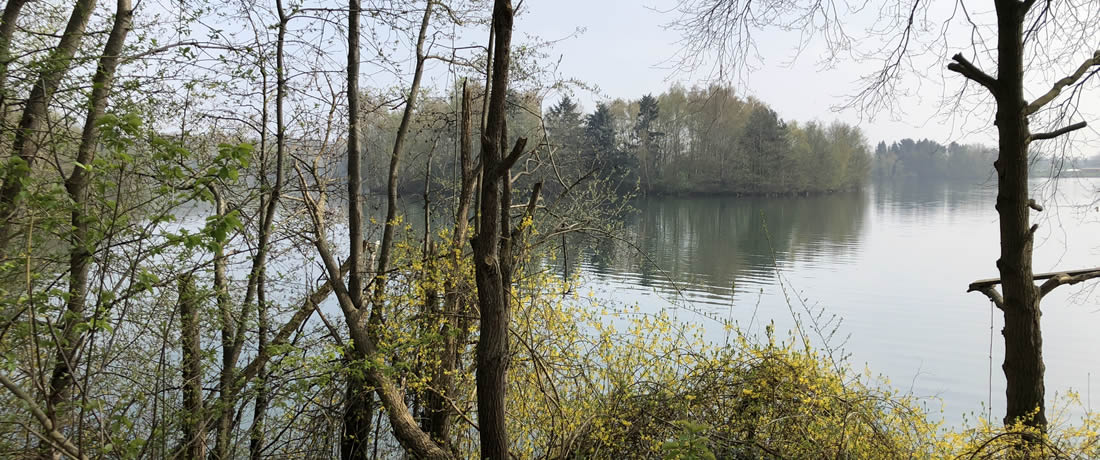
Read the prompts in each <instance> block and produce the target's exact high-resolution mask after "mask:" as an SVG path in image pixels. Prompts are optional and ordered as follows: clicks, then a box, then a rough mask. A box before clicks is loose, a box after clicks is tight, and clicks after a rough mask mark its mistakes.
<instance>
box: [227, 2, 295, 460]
mask: <svg viewBox="0 0 1100 460" xmlns="http://www.w3.org/2000/svg"><path fill="white" fill-rule="evenodd" d="M275 11H276V13H278V15H279V28H278V33H277V36H276V40H275V184H274V186H272V187H271V189H270V191H269V192H268V196H267V199H266V200H264V201H263V202H262V206H261V212H262V213H263V214H262V215H261V218H260V234H259V240H260V241H259V245H258V246H257V248H256V258H255V260H254V261H253V263H252V273H251V274H250V276H249V284H250V285H254V286H255V288H254V289H255V291H256V301H257V302H256V313H257V315H256V316H257V320H258V324H257V329H258V332H259V333H258V342H259V343H258V346H259V350H258V351H259V353H260V354H267V347H268V345H269V344H268V327H269V324H268V322H269V321H268V314H267V295H266V287H267V271H266V266H267V253H268V250H269V246H270V241H271V231H272V226H273V223H274V221H275V211H276V210H277V209H278V206H279V198H280V196H281V195H282V190H283V180H284V179H283V174H284V169H285V162H286V122H285V120H284V118H285V114H284V109H283V103H284V101H285V99H286V86H287V82H286V69H285V62H284V61H285V54H286V52H285V46H286V29H287V23H288V22H289V21H290V18H289V17H288V16H287V14H286V10H285V9H284V8H283V2H282V0H275ZM265 87H266V85H265ZM265 94H266V91H265ZM265 99H266V96H265ZM266 118H267V104H264V119H265V120H266ZM261 129H263V130H264V131H265V133H266V129H267V123H266V122H265V123H263V125H262V127H261ZM265 137H266V136H265ZM260 177H261V182H262V183H263V184H264V185H265V186H266V185H267V171H261V172H260ZM265 188H266V187H265ZM246 291H247V289H246ZM246 297H248V295H247V292H246ZM249 300H250V299H246V300H245V305H246V306H247V305H248V303H249ZM235 351H236V352H237V353H239V351H237V350H235ZM256 386H257V388H256V404H255V406H254V408H253V411H252V429H251V430H250V431H251V436H250V441H249V458H251V459H252V460H258V459H259V458H261V453H262V450H263V445H264V421H265V419H266V415H267V405H268V399H269V395H268V389H267V375H266V369H265V366H263V365H261V366H260V369H259V373H258V379H257V383H256Z"/></svg>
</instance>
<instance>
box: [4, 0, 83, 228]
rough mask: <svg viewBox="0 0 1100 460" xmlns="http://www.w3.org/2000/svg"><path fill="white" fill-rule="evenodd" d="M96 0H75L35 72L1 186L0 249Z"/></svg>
mask: <svg viewBox="0 0 1100 460" xmlns="http://www.w3.org/2000/svg"><path fill="white" fill-rule="evenodd" d="M95 5H96V0H77V1H76V4H75V5H74V6H73V12H72V14H71V15H70V16H69V21H68V23H67V24H66V25H65V32H64V33H63V34H62V35H61V40H60V41H59V42H58V43H57V47H55V48H54V49H53V50H52V51H50V55H49V56H47V57H46V60H45V62H44V65H43V67H42V71H41V72H39V73H38V76H37V79H36V80H35V83H34V86H32V87H31V92H30V95H29V96H28V97H27V101H26V104H25V106H24V107H23V114H22V116H21V117H20V118H19V127H18V128H17V129H16V131H15V138H14V140H13V141H12V149H11V151H12V157H13V158H12V159H11V160H9V161H21V162H22V164H21V165H20V167H12V168H8V170H7V173H6V174H5V175H4V179H3V184H2V185H0V250H3V249H4V248H7V246H8V240H9V238H10V237H11V232H12V226H13V225H14V224H13V223H12V218H13V217H14V216H15V212H16V210H17V207H18V204H19V203H18V201H19V195H20V194H21V193H22V192H23V179H25V178H27V177H28V176H29V174H30V171H31V168H32V167H33V166H34V162H35V160H36V158H37V156H38V140H37V137H38V136H39V135H40V133H39V131H41V130H42V126H43V123H44V121H45V118H46V115H47V112H48V111H49V108H48V106H49V104H50V101H51V100H52V99H53V94H54V92H55V91H57V86H58V85H60V84H61V80H62V79H63V78H64V77H65V75H66V74H67V73H68V71H69V69H70V68H71V67H72V60H73V56H74V55H75V54H76V52H77V49H79V48H80V42H81V41H82V40H83V38H84V29H85V28H86V27H87V25H88V19H89V18H91V16H92V10H94V9H95Z"/></svg>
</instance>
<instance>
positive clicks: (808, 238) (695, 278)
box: [569, 193, 867, 295]
mask: <svg viewBox="0 0 1100 460" xmlns="http://www.w3.org/2000/svg"><path fill="white" fill-rule="evenodd" d="M866 201H867V195H866V194H864V193H844V194H837V195H829V196H816V197H804V198H763V197H751V198H747V197H741V198H735V197H692V198H656V199H648V200H640V201H638V202H637V203H636V206H637V207H638V209H639V212H638V213H637V214H636V215H635V216H634V217H632V218H631V219H630V220H628V221H627V222H625V225H624V228H625V231H624V232H623V240H625V241H621V240H618V241H617V240H613V239H612V240H602V241H597V242H594V244H591V245H587V246H583V249H582V248H581V246H582V245H577V246H578V247H577V248H573V249H571V250H570V252H572V254H569V258H570V262H571V263H572V262H574V261H581V262H584V263H586V265H587V268H588V270H590V271H591V272H593V273H594V274H596V275H597V276H600V275H624V276H626V277H629V278H632V279H633V281H632V283H637V284H641V285H644V286H653V287H658V288H664V287H668V281H669V278H671V280H672V281H675V282H676V283H677V284H680V285H685V286H688V285H690V286H692V289H695V290H701V291H705V292H709V293H713V294H721V295H728V294H729V289H730V286H731V285H741V284H742V282H743V281H764V282H768V280H770V279H771V278H772V277H773V276H774V268H773V259H772V253H773V251H774V254H775V258H776V259H775V261H774V262H777V263H778V264H779V265H780V266H781V267H782V266H788V265H790V264H792V263H795V262H812V261H815V260H819V259H822V258H851V257H852V256H853V255H854V254H853V251H855V250H856V247H857V242H858V240H859V238H860V232H861V231H862V228H863V222H864V213H865V208H866ZM765 229H766V230H765ZM570 244H572V243H570ZM746 284H748V283H746ZM738 291H740V289H738Z"/></svg>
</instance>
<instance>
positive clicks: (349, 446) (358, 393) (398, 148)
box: [341, 0, 433, 459]
mask: <svg viewBox="0 0 1100 460" xmlns="http://www.w3.org/2000/svg"><path fill="white" fill-rule="evenodd" d="M357 2H358V0H352V3H353V4H354V3H357ZM432 7H433V1H432V0H429V1H428V2H427V5H426V6H425V9H424V16H423V19H422V20H421V24H420V32H419V34H418V36H417V41H416V67H415V69H414V71H413V79H412V85H411V86H410V88H409V96H408V98H406V100H405V110H404V112H403V114H402V116H401V124H400V125H399V126H398V128H397V136H396V138H395V140H394V144H393V151H392V152H391V154H390V168H389V177H388V181H387V189H386V191H387V192H386V221H385V223H384V227H383V231H382V241H381V244H380V245H379V248H378V265H377V269H376V270H375V279H374V293H373V296H372V299H371V311H370V315H369V320H368V321H369V323H370V325H369V326H368V328H375V327H380V322H381V312H382V306H383V304H384V302H385V299H384V297H385V288H386V281H385V274H386V271H387V269H388V266H389V257H390V251H391V249H392V247H393V237H394V231H395V227H396V218H397V198H398V197H397V181H398V177H397V173H398V167H399V166H400V164H401V154H402V153H403V151H404V146H405V138H406V137H407V135H408V131H409V125H410V124H411V121H412V114H413V111H414V110H415V108H416V99H417V94H418V93H419V92H420V81H421V77H422V76H423V74H424V61H425V59H426V57H425V56H424V43H425V41H426V40H427V34H428V26H429V24H430V21H431V16H432ZM357 8H358V5H355V6H353V10H352V11H353V12H354V11H357ZM353 16H357V14H356V13H353ZM354 21H355V23H354V24H353V25H349V28H348V30H349V32H348V33H349V38H348V46H349V50H348V74H349V76H348V78H349V81H350V79H351V78H352V72H353V63H352V58H351V56H352V53H353V52H354V55H355V59H356V62H355V63H354V72H355V73H358V66H359V64H358V56H359V49H358V46H359V45H358V37H357V36H356V37H352V36H351V34H352V32H351V31H352V30H355V31H356V34H357V33H358V32H357V31H358V18H357V17H356V18H355V19H354ZM353 39H354V43H353V42H352V40H353ZM352 48H354V50H352ZM356 78H357V77H356ZM348 91H349V93H350V92H351V91H352V90H351V86H350V83H349V89H348ZM348 101H349V102H348V107H349V108H348V110H349V111H351V110H353V109H352V106H353V105H354V107H355V108H354V111H358V110H359V109H358V96H355V97H354V102H353V101H352V96H351V94H349V96H348ZM358 118H359V117H358V115H357V114H356V115H355V116H354V118H353V119H352V120H351V121H350V123H353V124H354V126H353V127H352V128H350V132H352V133H355V136H356V139H358ZM350 139H351V136H350V135H349V143H350V142H351V140H350ZM356 151H357V152H358V147H356ZM356 155H359V154H358V153H356ZM359 164H360V163H359V160H358V159H356V161H355V163H354V164H353V163H352V162H351V160H350V157H349V161H348V173H349V177H351V178H352V180H351V181H350V182H349V184H348V193H349V194H355V195H358V191H359V189H360V181H359V179H358V176H359V174H360V171H359V168H360V166H359ZM353 174H354V176H353ZM348 206H349V214H357V213H358V214H359V216H358V217H357V218H356V219H361V218H362V217H361V211H360V210H359V209H358V207H359V205H358V196H356V198H355V200H354V201H352V200H349V204H348ZM351 206H355V207H356V209H355V210H352V209H351V208H350V207H351ZM357 225H358V226H359V228H360V230H358V232H354V231H353V232H352V237H351V238H352V241H351V244H352V245H353V246H361V245H357V244H356V243H355V241H356V240H355V236H354V235H359V239H360V240H361V239H362V230H361V228H362V227H361V226H362V224H361V222H360V223H359V224H357ZM349 227H350V225H349ZM352 254H353V256H354V254H355V251H353V252H352ZM352 260H353V261H354V260H359V259H358V258H354V259H352ZM354 264H355V262H353V265H354ZM362 290H363V286H362V283H361V281H360V280H359V279H358V278H351V279H349V282H348V291H349V294H350V295H351V296H352V302H353V303H354V304H356V305H362ZM356 296H358V297H356ZM372 334H373V333H372ZM352 356H353V358H355V361H356V362H358V361H359V360H360V359H361V358H362V356H356V354H355V353H352ZM357 374H358V373H357V372H352V375H350V376H349V378H348V385H349V388H348V389H347V395H348V399H347V403H348V404H349V406H348V407H346V408H345V411H344V426H345V428H344V432H345V439H344V440H343V441H342V442H341V446H342V447H341V451H342V453H341V455H342V456H343V457H344V458H345V459H349V458H366V455H367V452H368V450H367V449H366V447H367V445H368V444H367V442H368V441H369V439H370V438H369V437H368V435H369V433H370V425H371V417H372V415H373V412H374V397H373V396H372V395H370V394H366V393H364V391H363V390H364V388H368V386H367V385H365V384H364V383H365V382H364V381H363V379H362V378H360V377H358V376H357ZM348 436H351V437H352V438H348ZM360 444H361V445H360ZM345 449H346V450H345ZM349 455H357V456H361V457H354V456H353V457H349Z"/></svg>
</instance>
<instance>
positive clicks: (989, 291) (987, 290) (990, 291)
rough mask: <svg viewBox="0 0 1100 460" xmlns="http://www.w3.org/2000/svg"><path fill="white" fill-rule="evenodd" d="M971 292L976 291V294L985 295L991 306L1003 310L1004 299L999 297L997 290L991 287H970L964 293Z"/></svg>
mask: <svg viewBox="0 0 1100 460" xmlns="http://www.w3.org/2000/svg"><path fill="white" fill-rule="evenodd" d="M973 291H978V292H981V293H982V294H985V296H986V297H989V300H990V301H991V302H993V305H996V306H997V308H998V309H1000V310H1002V311H1003V310H1004V309H1005V301H1004V298H1002V297H1001V293H1000V292H997V288H995V287H993V286H982V287H978V288H975V287H974V286H973V285H971V287H970V289H967V290H966V292H973Z"/></svg>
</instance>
